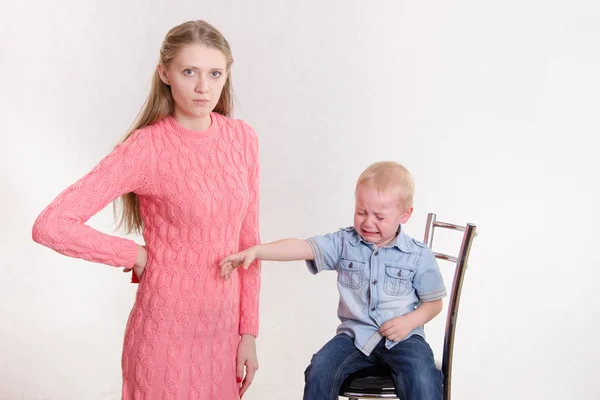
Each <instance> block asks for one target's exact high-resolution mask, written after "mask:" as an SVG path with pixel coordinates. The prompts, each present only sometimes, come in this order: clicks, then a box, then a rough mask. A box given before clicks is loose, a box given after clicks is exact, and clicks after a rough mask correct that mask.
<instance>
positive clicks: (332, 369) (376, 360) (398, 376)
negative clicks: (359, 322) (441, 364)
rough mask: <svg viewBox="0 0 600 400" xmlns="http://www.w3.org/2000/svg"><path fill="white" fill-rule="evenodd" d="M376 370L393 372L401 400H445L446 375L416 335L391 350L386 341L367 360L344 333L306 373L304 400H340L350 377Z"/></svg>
mask: <svg viewBox="0 0 600 400" xmlns="http://www.w3.org/2000/svg"><path fill="white" fill-rule="evenodd" d="M374 366H385V367H388V368H389V369H390V373H391V375H392V378H393V379H394V384H395V386H396V395H397V396H398V398H399V399H400V400H441V399H442V373H441V372H440V371H438V370H437V369H436V367H435V361H434V359H433V352H432V351H431V348H430V347H429V344H427V342H426V341H425V339H423V338H422V337H421V336H419V335H413V336H411V337H409V338H408V339H406V340H404V341H402V342H399V343H397V344H396V345H395V346H394V347H392V348H391V349H387V348H386V347H385V339H383V340H381V342H379V344H377V347H375V349H374V350H373V352H372V353H371V355H370V356H368V357H367V356H365V355H364V354H363V353H361V351H360V350H358V349H357V348H356V346H354V339H353V338H352V337H350V336H348V335H346V334H345V333H340V334H339V335H337V336H335V337H334V338H333V339H331V340H330V341H329V342H328V343H327V344H326V345H325V346H323V348H322V349H321V350H319V351H318V352H317V353H316V354H315V355H314V356H313V358H312V360H311V362H310V365H309V366H308V368H307V369H306V371H305V373H304V375H305V380H306V385H305V386H304V400H337V399H338V393H339V391H340V388H341V387H342V384H343V383H344V381H345V380H346V378H347V377H348V376H349V375H350V374H352V373H355V372H358V371H360V370H361V369H364V368H368V367H374Z"/></svg>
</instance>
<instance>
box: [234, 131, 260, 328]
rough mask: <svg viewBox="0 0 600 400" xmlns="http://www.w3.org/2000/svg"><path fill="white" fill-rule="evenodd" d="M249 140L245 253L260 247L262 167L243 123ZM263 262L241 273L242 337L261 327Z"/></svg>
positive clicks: (243, 234) (243, 235)
mask: <svg viewBox="0 0 600 400" xmlns="http://www.w3.org/2000/svg"><path fill="white" fill-rule="evenodd" d="M242 129H243V131H244V132H245V135H244V136H245V139H246V142H247V144H246V160H247V168H248V172H247V177H248V189H249V193H248V196H249V199H248V207H247V210H246V215H245V216H244V218H243V221H242V227H241V230H240V249H241V250H244V249H247V248H249V247H252V246H255V245H257V244H259V243H260V234H259V219H258V210H259V183H260V182H259V176H260V163H259V153H258V136H257V135H256V132H255V131H254V129H252V128H251V127H250V126H249V125H248V124H246V123H245V122H242ZM260 272H261V262H260V261H259V260H256V261H254V262H253V263H252V264H250V266H249V268H248V269H246V270H244V269H242V268H240V269H239V277H240V278H239V279H240V288H241V290H240V296H241V297H240V327H239V330H240V332H239V333H240V335H245V334H249V335H253V336H255V337H257V336H258V326H259V323H258V322H259V314H258V312H259V294H260Z"/></svg>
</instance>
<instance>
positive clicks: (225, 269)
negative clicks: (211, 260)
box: [219, 247, 256, 279]
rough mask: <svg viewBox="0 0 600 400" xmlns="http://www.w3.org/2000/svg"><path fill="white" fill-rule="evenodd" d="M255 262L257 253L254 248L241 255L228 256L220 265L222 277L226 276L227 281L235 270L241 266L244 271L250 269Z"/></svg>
mask: <svg viewBox="0 0 600 400" xmlns="http://www.w3.org/2000/svg"><path fill="white" fill-rule="evenodd" d="M254 260H256V251H255V250H254V248H252V247H251V248H249V249H248V250H245V251H242V252H240V253H237V254H232V255H230V256H227V257H225V258H224V259H222V260H221V262H220V263H219V266H220V267H221V276H224V277H225V279H229V278H230V277H231V273H232V272H233V270H234V269H236V268H238V267H239V266H240V265H241V266H242V267H243V268H244V269H248V267H249V266H250V264H252V262H254Z"/></svg>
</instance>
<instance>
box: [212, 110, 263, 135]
mask: <svg viewBox="0 0 600 400" xmlns="http://www.w3.org/2000/svg"><path fill="white" fill-rule="evenodd" d="M213 115H215V116H216V118H217V119H218V121H219V127H221V128H224V129H227V130H233V131H235V132H236V133H237V134H238V135H240V136H245V137H249V138H250V139H257V138H258V136H257V134H256V131H255V130H254V128H253V127H252V126H251V125H250V124H249V123H248V122H246V121H244V120H243V119H236V118H230V117H226V116H224V115H221V114H217V113H214V114H213Z"/></svg>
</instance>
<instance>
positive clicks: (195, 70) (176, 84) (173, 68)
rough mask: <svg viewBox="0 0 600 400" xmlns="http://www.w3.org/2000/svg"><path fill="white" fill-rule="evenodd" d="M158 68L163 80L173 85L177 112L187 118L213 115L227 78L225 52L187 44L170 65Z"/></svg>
mask: <svg viewBox="0 0 600 400" xmlns="http://www.w3.org/2000/svg"><path fill="white" fill-rule="evenodd" d="M158 68H159V73H160V77H161V79H162V81H163V82H164V83H166V84H167V85H169V86H170V87H171V93H172V94H173V99H174V100H175V114H176V115H177V114H179V115H181V116H183V117H186V118H202V117H206V116H208V115H210V113H211V112H212V111H213V110H214V108H215V106H216V105H217V102H218V101H219V98H220V97H221V92H222V91H223V86H224V85H225V82H226V81H227V73H228V71H227V60H226V58H225V55H224V54H223V53H222V52H221V51H220V50H217V49H215V48H212V47H208V46H206V45H205V44H202V43H196V44H189V45H186V46H184V47H183V48H182V49H181V50H180V51H179V53H178V54H177V55H176V56H175V58H174V59H173V60H172V61H171V63H170V64H169V66H168V68H165V67H164V66H162V65H159V66H158Z"/></svg>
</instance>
